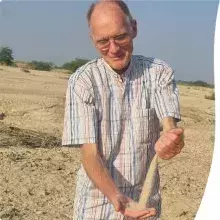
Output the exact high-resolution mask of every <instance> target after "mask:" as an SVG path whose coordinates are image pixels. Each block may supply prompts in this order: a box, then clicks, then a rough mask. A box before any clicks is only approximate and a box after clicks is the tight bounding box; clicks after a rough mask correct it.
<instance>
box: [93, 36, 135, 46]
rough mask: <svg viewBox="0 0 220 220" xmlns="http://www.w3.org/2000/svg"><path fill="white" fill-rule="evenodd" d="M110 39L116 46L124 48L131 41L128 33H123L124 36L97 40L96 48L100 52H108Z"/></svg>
mask: <svg viewBox="0 0 220 220" xmlns="http://www.w3.org/2000/svg"><path fill="white" fill-rule="evenodd" d="M110 39H112V40H114V43H115V44H117V45H118V46H124V45H127V44H128V43H129V41H130V40H131V37H130V35H129V34H128V33H124V34H121V35H118V36H116V37H111V38H106V39H102V40H98V41H97V42H96V46H97V47H98V48H99V49H100V50H108V49H109V46H110Z"/></svg>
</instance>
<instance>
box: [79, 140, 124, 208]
mask: <svg viewBox="0 0 220 220" xmlns="http://www.w3.org/2000/svg"><path fill="white" fill-rule="evenodd" d="M81 152H82V164H83V166H84V169H85V170H86V173H87V175H88V176H89V178H90V179H91V181H92V182H93V183H94V185H95V186H96V187H97V188H98V189H99V190H100V191H101V192H102V193H103V194H104V195H105V196H106V197H107V198H108V199H109V201H110V202H111V203H112V204H113V205H114V203H115V200H116V198H117V195H119V194H120V191H119V190H118V188H117V186H116V185H115V183H114V181H113V179H112V177H111V176H110V174H109V172H108V170H107V168H106V167H105V166H104V164H103V162H102V159H101V157H100V155H99V152H98V148H97V144H83V145H82V146H81Z"/></svg>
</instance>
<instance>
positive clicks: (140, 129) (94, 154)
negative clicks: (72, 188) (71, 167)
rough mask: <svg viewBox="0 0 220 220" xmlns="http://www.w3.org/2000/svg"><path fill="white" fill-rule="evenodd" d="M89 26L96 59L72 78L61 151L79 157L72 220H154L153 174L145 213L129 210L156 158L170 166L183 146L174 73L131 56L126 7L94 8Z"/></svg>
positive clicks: (157, 202)
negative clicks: (70, 149) (77, 152)
mask: <svg viewBox="0 0 220 220" xmlns="http://www.w3.org/2000/svg"><path fill="white" fill-rule="evenodd" d="M87 19H88V24H89V28H90V36H91V39H92V41H93V44H94V46H95V47H96V49H97V51H98V52H99V53H100V55H101V57H100V58H97V59H95V60H92V61H90V62H88V63H87V64H85V65H84V66H82V67H80V68H79V69H78V70H77V71H76V72H75V73H74V74H73V75H72V76H71V77H70V79H69V83H68V89H67V93H66V107H65V119H64V132H63V145H72V146H80V149H81V152H82V166H81V168H80V170H79V172H78V175H77V186H76V195H75V201H74V206H75V207H74V219H75V220H89V219H90V220H95V219H97V220H100V219H102V220H107V219H109V220H110V219H111V220H121V219H124V218H126V217H128V218H132V219H133V218H135V219H146V218H147V219H152V220H153V219H154V220H156V219H159V217H160V213H161V198H160V191H159V174H158V170H157V172H156V175H155V179H154V185H153V189H152V192H151V194H150V199H149V203H148V208H146V209H145V210H141V211H129V209H128V208H127V203H128V202H130V201H138V199H139V195H140V193H141V190H142V186H143V183H144V179H145V176H146V173H147V172H148V169H149V165H150V162H151V160H152V158H153V156H154V155H155V153H157V155H158V156H159V157H160V158H162V159H170V158H172V157H174V156H175V155H177V154H178V153H180V151H181V149H182V147H183V145H184V142H183V141H182V138H181V136H182V134H183V129H181V128H177V125H176V122H177V121H179V120H180V112H179V102H178V91H177V88H176V85H175V82H174V75H173V70H172V68H171V67H170V66H169V65H168V64H166V63H165V62H163V61H161V60H159V59H155V58H146V57H144V56H137V55H132V53H133V39H134V38H135V37H136V36H137V23H136V20H134V19H133V18H132V16H131V14H130V11H129V9H128V7H127V5H126V4H125V3H124V2H123V1H98V2H96V3H93V4H92V5H91V7H90V8H89V11H88V14H87ZM160 122H161V124H162V125H163V134H162V135H161V136H160ZM151 208H154V209H155V210H156V212H154V209H151Z"/></svg>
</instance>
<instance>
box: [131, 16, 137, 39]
mask: <svg viewBox="0 0 220 220" xmlns="http://www.w3.org/2000/svg"><path fill="white" fill-rule="evenodd" d="M131 28H132V37H133V38H135V37H136V36H137V21H136V20H135V19H133V20H132V21H131Z"/></svg>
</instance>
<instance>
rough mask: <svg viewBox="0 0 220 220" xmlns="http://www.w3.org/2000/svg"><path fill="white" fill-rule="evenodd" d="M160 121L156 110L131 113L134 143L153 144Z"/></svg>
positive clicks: (136, 110)
mask: <svg viewBox="0 0 220 220" xmlns="http://www.w3.org/2000/svg"><path fill="white" fill-rule="evenodd" d="M157 124H158V120H157V118H156V112H155V109H154V108H146V109H138V108H135V109H133V110H132V112H131V118H130V129H132V131H131V132H132V134H133V139H134V143H136V144H147V145H149V144H151V141H152V138H153V133H154V132H155V129H156V126H157Z"/></svg>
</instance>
